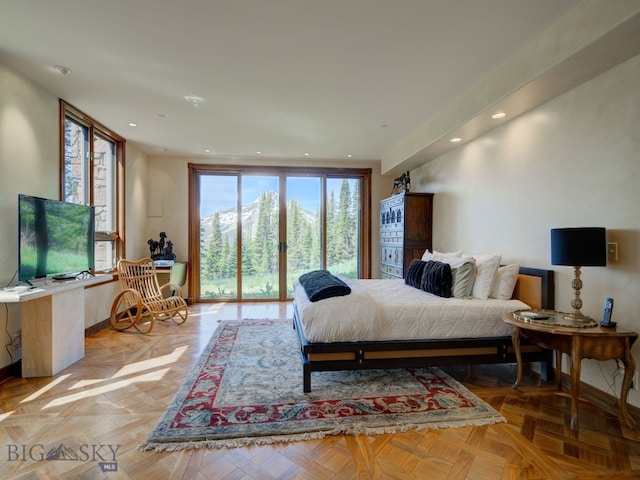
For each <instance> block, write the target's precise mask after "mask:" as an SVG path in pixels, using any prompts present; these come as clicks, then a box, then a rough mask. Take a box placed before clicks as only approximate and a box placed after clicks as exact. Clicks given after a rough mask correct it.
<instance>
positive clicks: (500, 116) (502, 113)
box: [491, 112, 507, 120]
mask: <svg viewBox="0 0 640 480" xmlns="http://www.w3.org/2000/svg"><path fill="white" fill-rule="evenodd" d="M506 116H507V114H506V113H504V112H496V113H494V114H493V115H491V118H493V119H494V120H498V119H500V118H504V117H506Z"/></svg>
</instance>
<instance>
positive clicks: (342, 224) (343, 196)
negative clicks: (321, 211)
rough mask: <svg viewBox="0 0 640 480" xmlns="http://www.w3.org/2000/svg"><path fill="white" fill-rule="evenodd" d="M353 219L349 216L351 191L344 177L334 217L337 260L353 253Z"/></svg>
mask: <svg viewBox="0 0 640 480" xmlns="http://www.w3.org/2000/svg"><path fill="white" fill-rule="evenodd" d="M352 225H353V219H352V218H351V191H350V188H349V181H348V180H347V179H346V178H345V179H343V180H342V185H341V186H340V200H339V203H338V216H337V218H336V230H337V231H336V237H337V238H336V241H337V242H338V244H339V246H340V249H339V252H340V256H339V258H338V261H343V260H348V259H349V258H351V257H352V255H353V238H352V237H353V236H352V230H353V229H352Z"/></svg>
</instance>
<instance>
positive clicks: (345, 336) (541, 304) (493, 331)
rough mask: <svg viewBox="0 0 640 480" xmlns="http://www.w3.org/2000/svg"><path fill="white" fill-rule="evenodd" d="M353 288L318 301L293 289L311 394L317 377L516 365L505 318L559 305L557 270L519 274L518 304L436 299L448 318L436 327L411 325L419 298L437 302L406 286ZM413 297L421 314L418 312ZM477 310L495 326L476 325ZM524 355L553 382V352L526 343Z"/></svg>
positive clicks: (359, 283)
mask: <svg viewBox="0 0 640 480" xmlns="http://www.w3.org/2000/svg"><path fill="white" fill-rule="evenodd" d="M381 282H382V283H381ZM348 285H349V287H350V290H351V293H350V294H349V295H346V296H341V297H335V298H330V299H325V300H321V301H317V302H310V300H309V297H308V296H307V295H306V293H305V290H304V289H303V288H302V287H301V285H300V284H296V285H295V288H294V318H293V327H294V329H295V331H296V332H297V336H298V340H299V343H300V354H301V359H302V366H303V390H304V391H305V392H310V391H311V373H312V372H321V371H334V370H353V369H373V368H382V369H386V368H417V367H425V366H449V365H474V364H493V363H515V362H516V358H515V353H514V350H513V347H512V343H511V333H512V327H511V326H509V325H507V324H506V323H505V322H503V321H502V320H501V318H500V317H501V314H502V313H503V312H506V311H515V310H518V309H522V308H546V309H554V307H555V305H554V283H553V271H551V270H541V269H533V268H524V267H520V268H519V271H518V273H517V281H516V284H515V287H514V288H513V295H512V299H509V300H496V299H487V300H475V299H474V300H469V299H458V298H438V297H437V296H435V298H431V299H430V300H429V301H432V302H434V303H435V305H436V306H435V307H434V308H436V309H439V310H440V311H441V313H440V315H444V317H442V318H445V319H446V321H438V322H436V325H425V324H422V323H420V322H418V323H416V322H415V321H413V323H412V317H416V318H418V317H419V316H420V315H423V313H424V310H425V308H424V305H423V304H424V298H420V295H423V296H424V295H426V296H431V297H434V296H433V295H430V294H428V293H425V292H422V291H420V290H419V289H416V288H413V287H412V286H409V285H405V281H404V280H349V281H348ZM415 298H417V299H418V301H417V303H418V305H420V306H419V307H418V309H419V310H422V312H420V311H416V310H415V307H414V306H413V304H414V303H416V302H414V300H412V299H415ZM465 303H466V304H467V305H465ZM471 305H474V306H476V307H479V309H480V311H481V312H483V313H482V315H483V316H484V317H486V318H489V319H490V321H487V322H484V321H483V322H478V321H476V320H474V318H476V317H475V316H474V315H476V313H470V312H469V309H470V308H471ZM429 308H431V307H429ZM480 323H483V324H484V323H486V325H482V326H479V324H480ZM521 352H522V357H523V361H524V362H540V363H541V376H542V377H543V379H545V380H551V379H552V378H553V362H552V351H550V350H547V349H544V348H541V347H538V346H536V345H533V344H523V345H522V347H521Z"/></svg>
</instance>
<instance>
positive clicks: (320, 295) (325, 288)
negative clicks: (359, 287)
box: [299, 270, 351, 302]
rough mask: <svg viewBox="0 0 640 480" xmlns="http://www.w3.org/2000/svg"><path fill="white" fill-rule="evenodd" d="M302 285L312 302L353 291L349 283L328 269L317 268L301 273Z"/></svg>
mask: <svg viewBox="0 0 640 480" xmlns="http://www.w3.org/2000/svg"><path fill="white" fill-rule="evenodd" d="M299 281H300V285H302V287H303V288H304V291H305V292H306V293H307V297H309V300H311V301H312V302H317V301H318V300H323V299H325V298H331V297H343V296H345V295H349V294H350V293H351V288H350V287H349V285H347V284H346V283H344V282H343V281H342V280H340V279H339V278H338V277H336V276H334V275H332V274H331V272H329V271H328V270H315V271H313V272H309V273H305V274H304V275H300V278H299Z"/></svg>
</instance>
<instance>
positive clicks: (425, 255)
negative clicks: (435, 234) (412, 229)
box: [422, 249, 462, 262]
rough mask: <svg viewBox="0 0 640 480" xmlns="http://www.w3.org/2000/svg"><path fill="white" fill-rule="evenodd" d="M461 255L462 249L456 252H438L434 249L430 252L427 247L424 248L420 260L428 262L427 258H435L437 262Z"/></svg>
mask: <svg viewBox="0 0 640 480" xmlns="http://www.w3.org/2000/svg"><path fill="white" fill-rule="evenodd" d="M460 257H462V250H460V251H457V252H438V251H436V250H434V251H433V253H431V252H430V251H429V249H427V250H425V251H424V253H423V254H422V260H424V261H425V262H428V261H429V260H437V261H438V262H446V261H447V260H451V259H452V258H460Z"/></svg>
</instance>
